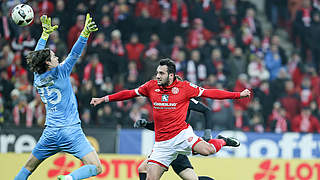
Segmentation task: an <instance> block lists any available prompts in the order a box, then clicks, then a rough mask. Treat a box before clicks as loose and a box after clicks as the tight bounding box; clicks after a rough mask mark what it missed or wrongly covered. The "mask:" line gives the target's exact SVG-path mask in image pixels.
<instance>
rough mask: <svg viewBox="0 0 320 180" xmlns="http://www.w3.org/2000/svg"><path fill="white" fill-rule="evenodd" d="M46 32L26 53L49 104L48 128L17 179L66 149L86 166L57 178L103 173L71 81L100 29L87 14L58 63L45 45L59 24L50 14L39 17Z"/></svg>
mask: <svg viewBox="0 0 320 180" xmlns="http://www.w3.org/2000/svg"><path fill="white" fill-rule="evenodd" d="M40 20H41V23H42V28H43V32H42V35H41V38H40V40H39V41H38V44H37V47H36V49H35V50H34V51H32V52H30V53H29V55H28V56H27V63H28V66H29V69H30V70H31V71H32V72H33V73H34V86H35V87H36V89H37V91H38V93H39V94H40V96H41V100H42V102H43V103H44V104H45V106H46V123H45V129H44V131H43V133H42V135H41V137H40V139H39V141H38V143H37V144H36V146H35V148H34V149H33V151H32V153H31V155H30V158H29V159H28V161H27V163H26V164H25V165H24V166H23V167H22V168H21V170H20V171H19V173H18V174H17V176H16V177H15V180H25V179H28V177H29V176H30V175H31V173H32V172H33V171H34V170H35V169H36V168H37V167H38V166H39V165H40V163H41V162H42V161H43V160H45V159H46V158H48V157H50V156H52V155H54V154H56V153H57V152H60V151H64V152H67V153H70V154H72V155H74V156H75V157H77V158H79V159H81V160H82V162H83V163H84V166H82V167H80V168H79V169H77V170H75V171H74V172H72V173H70V174H69V175H65V176H64V175H61V176H58V180H78V179H85V178H89V177H92V176H96V175H98V174H100V173H101V171H102V168H101V163H100V160H99V158H98V155H97V153H96V151H95V150H94V148H93V147H92V146H91V144H90V143H89V141H88V140H87V138H86V137H85V135H84V133H83V131H82V129H81V125H80V119H79V113H78V105H77V100H76V97H75V95H74V92H73V89H72V85H71V82H70V73H71V71H72V68H73V66H74V65H75V63H76V61H77V60H78V59H79V57H80V55H81V53H82V50H83V49H84V47H85V45H86V43H87V40H88V37H89V35H90V33H91V32H93V31H97V30H98V28H97V26H96V24H95V22H93V21H92V18H91V17H90V15H89V14H87V17H86V21H85V25H84V29H83V30H82V32H81V35H80V36H79V38H78V40H77V42H76V43H75V44H74V46H73V48H72V50H71V52H70V54H69V55H68V57H67V58H66V60H65V61H64V62H63V63H60V64H59V61H58V57H56V56H55V54H54V52H53V51H51V50H50V49H48V48H46V49H45V46H46V42H47V40H48V38H49V35H50V33H52V32H53V31H55V30H56V29H57V28H58V26H52V25H51V19H50V18H49V17H47V16H45V15H44V16H42V17H41V18H40Z"/></svg>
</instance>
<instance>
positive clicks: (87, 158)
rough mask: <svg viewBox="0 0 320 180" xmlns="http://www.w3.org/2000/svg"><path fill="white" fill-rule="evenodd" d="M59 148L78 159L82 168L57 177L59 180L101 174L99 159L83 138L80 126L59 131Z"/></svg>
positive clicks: (71, 179) (84, 177)
mask: <svg viewBox="0 0 320 180" xmlns="http://www.w3.org/2000/svg"><path fill="white" fill-rule="evenodd" d="M60 148H61V149H62V151H64V152H67V153H70V154H72V155H74V156H75V157H77V158H79V159H80V160H81V161H82V162H83V163H84V166H82V167H80V168H78V169H76V170H75V171H73V172H72V173H70V174H69V175H66V176H63V175H61V176H58V179H59V180H69V179H70V180H78V179H86V178H89V177H92V176H96V175H98V174H100V173H101V172H102V166H101V163H100V160H99V157H98V155H97V153H96V151H95V150H94V148H93V147H92V146H91V144H90V143H89V141H88V140H87V138H86V137H85V135H84V133H83V131H82V129H81V126H80V125H76V126H71V127H66V128H63V129H61V140H60Z"/></svg>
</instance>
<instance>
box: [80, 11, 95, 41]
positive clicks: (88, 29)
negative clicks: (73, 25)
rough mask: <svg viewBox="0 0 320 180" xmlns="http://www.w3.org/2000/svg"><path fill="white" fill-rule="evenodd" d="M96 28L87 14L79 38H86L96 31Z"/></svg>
mask: <svg viewBox="0 0 320 180" xmlns="http://www.w3.org/2000/svg"><path fill="white" fill-rule="evenodd" d="M97 30H98V27H97V25H96V23H95V22H94V21H92V17H90V14H89V13H87V17H86V22H85V24H84V28H83V30H82V32H81V36H83V37H86V38H88V37H89V35H90V33H91V32H94V31H97Z"/></svg>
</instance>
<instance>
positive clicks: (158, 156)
mask: <svg viewBox="0 0 320 180" xmlns="http://www.w3.org/2000/svg"><path fill="white" fill-rule="evenodd" d="M177 140H179V135H178V136H176V137H174V138H172V139H170V140H166V141H160V142H155V143H154V145H153V149H152V152H151V154H150V156H149V157H148V165H147V179H148V180H158V179H160V177H161V176H162V174H163V173H164V172H165V171H167V170H168V168H169V166H170V164H171V163H172V161H173V160H175V159H176V158H177V156H178V153H177V150H176V149H175V143H176V142H177Z"/></svg>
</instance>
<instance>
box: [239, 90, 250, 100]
mask: <svg viewBox="0 0 320 180" xmlns="http://www.w3.org/2000/svg"><path fill="white" fill-rule="evenodd" d="M250 94H251V92H250V90H249V89H245V90H243V91H242V92H241V93H240V98H245V97H250Z"/></svg>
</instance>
